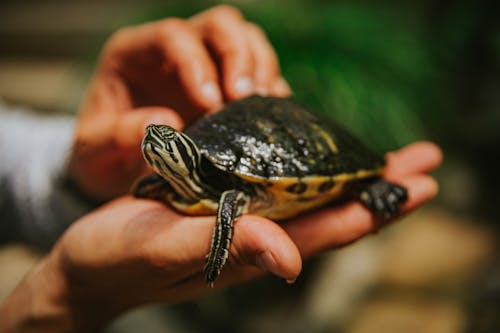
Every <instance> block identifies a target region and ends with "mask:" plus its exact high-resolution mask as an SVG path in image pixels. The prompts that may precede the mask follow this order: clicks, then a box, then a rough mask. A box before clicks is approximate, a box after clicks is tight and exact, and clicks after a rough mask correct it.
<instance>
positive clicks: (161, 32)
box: [69, 6, 290, 201]
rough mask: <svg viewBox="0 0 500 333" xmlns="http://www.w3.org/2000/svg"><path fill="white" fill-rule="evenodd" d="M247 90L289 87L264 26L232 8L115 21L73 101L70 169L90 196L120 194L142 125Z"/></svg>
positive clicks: (182, 117) (198, 111) (201, 109)
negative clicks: (128, 23)
mask: <svg viewBox="0 0 500 333" xmlns="http://www.w3.org/2000/svg"><path fill="white" fill-rule="evenodd" d="M253 93H261V94H272V95H275V96H287V95H289V94H290V88H289V86H288V84H287V83H286V81H285V80H284V79H283V78H282V77H281V74H280V69H279V63H278V60H277V57H276V54H275V53H274V50H273V48H272V46H271V44H270V43H269V41H268V40H267V38H266V36H265V34H264V32H263V31H262V30H261V29H260V28H259V27H258V26H256V25H254V24H252V23H249V22H247V21H245V20H244V18H243V16H242V15H241V13H240V12H239V11H238V10H237V9H235V8H233V7H229V6H218V7H214V8H212V9H209V10H207V11H204V12H202V13H200V14H198V15H195V16H193V17H191V18H189V19H187V20H181V19H177V18H169V19H165V20H162V21H157V22H151V23H146V24H143V25H139V26H135V27H127V28H122V29H121V30H119V31H118V32H116V33H115V34H114V35H113V36H112V37H111V38H110V39H109V41H108V42H107V44H106V46H105V47H104V49H103V51H102V54H101V57H100V61H99V64H98V66H97V69H96V71H95V73H94V76H93V79H92V81H91V83H90V87H89V89H88V93H87V96H86V98H85V100H84V101H83V103H82V106H81V108H80V113H79V119H78V122H77V126H76V130H75V139H74V142H75V144H74V149H73V154H72V156H71V159H70V167H69V172H70V176H71V178H72V179H73V180H74V182H75V183H76V185H77V186H78V187H79V188H80V189H81V190H82V191H83V192H84V194H86V195H87V197H89V198H92V199H94V200H96V201H106V200H109V199H112V198H115V197H117V196H118V195H123V194H125V193H128V192H129V190H130V187H131V185H132V183H133V182H134V181H135V180H136V179H137V178H138V176H140V175H141V174H144V173H145V172H147V169H146V165H145V163H144V162H143V159H142V156H141V153H140V142H141V140H142V136H143V135H144V129H145V127H146V125H147V124H150V123H161V124H169V125H171V126H172V127H174V128H176V129H181V128H182V127H183V126H184V125H186V124H188V123H190V122H192V121H193V120H194V119H196V118H198V117H200V116H201V115H203V114H205V113H208V112H212V111H214V110H216V109H218V108H219V107H221V106H222V104H223V103H224V102H225V101H229V100H233V99H238V98H241V97H245V96H247V95H250V94H253Z"/></svg>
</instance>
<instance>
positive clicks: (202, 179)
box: [134, 95, 407, 286]
mask: <svg viewBox="0 0 500 333" xmlns="http://www.w3.org/2000/svg"><path fill="white" fill-rule="evenodd" d="M142 152H143V155H144V158H145V160H146V162H147V163H148V164H149V166H151V167H152V169H153V170H154V173H153V174H152V175H149V176H146V177H144V178H143V179H141V180H140V181H139V182H138V183H137V185H136V186H135V189H134V194H135V196H136V197H140V198H150V199H154V200H159V201H161V202H163V203H165V204H168V205H170V206H172V207H173V208H174V209H175V210H177V211H179V212H181V213H184V214H188V215H216V219H215V220H216V221H215V226H214V231H213V236H212V240H211V244H210V251H209V253H208V254H207V257H206V263H205V267H204V269H203V274H204V278H205V281H206V283H207V284H208V285H209V286H213V285H214V282H215V280H216V278H217V277H218V276H219V274H220V273H221V270H222V267H223V266H224V264H225V262H226V260H227V258H228V256H229V249H230V246H231V240H232V237H233V225H234V221H235V220H236V219H238V218H239V217H240V216H241V215H242V214H246V213H251V214H257V215H261V216H265V217H267V218H269V219H272V220H275V221H280V220H286V219H289V218H292V217H294V216H296V215H299V214H301V213H304V212H307V211H309V210H312V209H314V208H318V207H321V206H324V205H326V204H327V203H330V202H335V201H345V200H351V199H357V200H359V201H361V202H362V203H363V204H364V205H365V206H366V207H367V208H368V209H370V210H371V211H372V212H373V213H374V214H376V215H378V216H380V217H381V218H392V217H394V216H396V215H398V214H399V212H400V206H401V205H402V204H403V203H404V202H405V201H406V200H407V190H406V189H405V188H404V187H403V186H401V185H399V184H395V183H392V182H389V181H387V180H384V179H383V177H382V176H383V172H384V168H385V166H386V161H385V158H384V156H383V155H382V154H377V153H375V152H373V151H372V150H371V149H369V148H367V146H365V145H364V144H363V143H362V142H361V141H360V140H359V139H358V138H356V137H355V136H354V135H352V134H351V133H350V132H348V131H347V130H346V129H345V128H344V127H343V126H342V125H340V124H338V123H337V122H334V121H333V120H332V119H330V118H326V117H325V116H322V115H321V114H320V113H315V112H312V111H310V110H309V109H308V108H306V107H305V106H303V105H302V104H300V103H298V102H297V101H296V100H294V99H293V98H289V97H288V98H282V97H265V96H258V95H254V96H250V97H247V98H244V99H240V100H237V101H232V102H228V103H227V104H226V105H225V106H223V107H222V109H221V110H219V111H218V112H215V113H212V114H210V115H207V116H204V117H202V118H200V119H199V120H197V121H195V122H194V123H193V124H191V125H190V126H189V127H188V128H186V129H185V130H184V131H178V130H176V129H174V128H172V127H170V126H168V125H165V124H152V125H148V127H147V129H146V134H145V136H144V138H143V141H142Z"/></svg>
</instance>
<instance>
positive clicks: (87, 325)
mask: <svg viewBox="0 0 500 333" xmlns="http://www.w3.org/2000/svg"><path fill="white" fill-rule="evenodd" d="M74 289H75V287H74V286H72V285H71V283H70V282H69V279H68V277H67V275H66V273H65V272H64V270H63V268H62V265H61V261H60V259H59V255H58V254H57V250H56V249H54V250H53V251H52V252H51V254H50V255H49V256H48V257H46V258H44V259H43V260H42V261H41V262H40V263H39V264H38V265H37V266H36V267H35V268H34V269H33V270H32V271H31V272H30V273H29V274H28V275H27V276H26V277H25V278H24V280H23V281H21V283H20V284H19V285H18V286H17V287H16V289H15V290H14V291H13V293H12V294H11V295H10V296H9V297H8V298H7V299H6V301H5V302H4V303H3V304H1V305H0V332H6V333H7V332H89V331H90V332H92V331H94V330H96V329H97V328H99V327H101V326H102V325H104V324H105V323H106V322H107V321H108V320H109V319H111V318H112V315H111V314H110V313H108V312H106V311H103V309H101V308H100V307H99V306H96V304H95V303H92V302H91V301H90V299H88V298H87V295H89V294H91V293H90V292H89V293H86V292H85V291H84V290H81V289H79V288H76V290H74Z"/></svg>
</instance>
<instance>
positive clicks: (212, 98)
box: [201, 82, 222, 104]
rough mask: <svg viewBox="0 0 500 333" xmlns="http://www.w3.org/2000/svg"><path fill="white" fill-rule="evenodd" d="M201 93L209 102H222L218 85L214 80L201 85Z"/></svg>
mask: <svg viewBox="0 0 500 333" xmlns="http://www.w3.org/2000/svg"><path fill="white" fill-rule="evenodd" d="M201 93H202V94H203V96H204V97H205V98H206V99H207V101H208V102H210V104H218V103H221V102H222V95H221V92H220V89H219V86H218V85H217V84H216V83H215V82H206V83H204V84H203V85H202V86H201Z"/></svg>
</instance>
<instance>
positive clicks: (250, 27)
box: [246, 22, 266, 36]
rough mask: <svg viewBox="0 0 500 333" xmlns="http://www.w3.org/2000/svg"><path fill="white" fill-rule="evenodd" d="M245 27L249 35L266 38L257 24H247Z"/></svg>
mask: <svg viewBox="0 0 500 333" xmlns="http://www.w3.org/2000/svg"><path fill="white" fill-rule="evenodd" d="M246 26H247V29H248V31H249V32H250V33H252V34H255V35H258V36H266V33H265V31H264V29H262V28H261V27H260V26H259V25H258V24H255V23H253V22H247V23H246Z"/></svg>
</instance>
